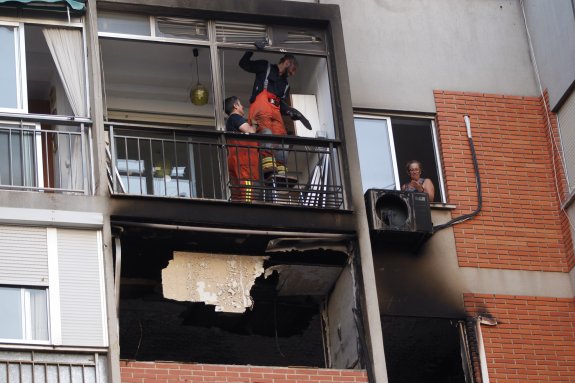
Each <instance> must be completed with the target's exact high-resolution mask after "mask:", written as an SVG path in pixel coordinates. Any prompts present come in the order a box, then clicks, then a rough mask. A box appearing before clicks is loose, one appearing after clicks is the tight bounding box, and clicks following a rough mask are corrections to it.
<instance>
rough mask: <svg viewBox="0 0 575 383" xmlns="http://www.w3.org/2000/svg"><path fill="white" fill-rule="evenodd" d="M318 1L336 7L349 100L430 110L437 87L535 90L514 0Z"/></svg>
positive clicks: (534, 92) (365, 105)
mask: <svg viewBox="0 0 575 383" xmlns="http://www.w3.org/2000/svg"><path fill="white" fill-rule="evenodd" d="M535 1H537V0H535ZM321 3H322V4H339V6H340V12H341V17H342V22H343V29H344V36H345V49H346V57H347V62H348V67H349V76H350V84H351V92H352V100H353V106H354V107H363V108H375V109H390V110H406V111H419V112H434V111H435V104H434V100H433V92H432V91H433V90H434V89H444V90H454V91H472V92H482V93H502V94H509V95H526V96H536V95H537V94H538V90H537V87H536V82H535V79H534V75H533V70H532V66H531V63H530V58H529V49H528V44H527V38H526V32H525V26H524V24H523V16H522V12H521V7H520V5H519V1H518V0H361V1H360V2H358V1H349V0H321ZM544 3H545V4H547V3H548V2H547V1H545V2H544ZM359 4H361V5H359Z"/></svg>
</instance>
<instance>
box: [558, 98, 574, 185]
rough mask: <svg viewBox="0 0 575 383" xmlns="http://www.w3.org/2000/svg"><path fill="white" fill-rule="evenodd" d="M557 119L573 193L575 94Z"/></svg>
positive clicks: (568, 178)
mask: <svg viewBox="0 0 575 383" xmlns="http://www.w3.org/2000/svg"><path fill="white" fill-rule="evenodd" d="M557 117H558V119H559V133H560V135H561V145H562V147H563V156H564V159H565V167H566V171H567V181H568V182H569V191H572V190H573V189H575V92H572V93H571V95H570V96H569V98H568V99H567V100H566V101H565V103H564V104H563V106H561V109H559V113H557Z"/></svg>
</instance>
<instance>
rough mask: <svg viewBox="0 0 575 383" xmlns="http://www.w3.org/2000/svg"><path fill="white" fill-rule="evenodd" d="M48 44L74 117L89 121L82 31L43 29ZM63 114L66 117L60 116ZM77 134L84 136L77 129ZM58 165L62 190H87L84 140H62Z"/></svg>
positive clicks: (77, 136) (64, 137)
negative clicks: (86, 118) (84, 118)
mask: <svg viewBox="0 0 575 383" xmlns="http://www.w3.org/2000/svg"><path fill="white" fill-rule="evenodd" d="M43 33H44V37H45V38H46V43H47V44H48V48H49V49H50V53H51V54H52V58H53V59H54V63H55V65H56V68H57V70H58V75H59V76H60V80H61V84H62V87H63V88H64V92H65V93H66V96H67V98H68V102H69V105H70V107H71V108H72V113H73V114H74V115H75V116H79V117H88V108H87V105H86V77H85V72H84V55H83V49H82V34H81V32H80V31H79V30H75V29H65V28H45V29H43ZM59 114H62V113H59ZM58 130H59V131H64V130H67V131H70V128H66V127H59V128H58ZM72 131H73V132H76V133H78V132H80V128H79V127H74V128H73V129H72ZM58 141H59V145H58V153H57V154H56V155H57V157H58V158H57V161H56V162H58V167H59V173H60V174H59V177H58V178H59V183H60V185H58V186H59V187H60V188H63V189H72V190H77V191H79V190H87V185H85V184H84V180H85V172H86V171H87V163H86V162H84V158H83V157H84V156H83V154H84V152H85V151H84V150H83V148H82V140H81V136H79V135H77V134H70V135H68V136H62V135H60V136H59V139H58Z"/></svg>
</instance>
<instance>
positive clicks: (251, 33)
mask: <svg viewBox="0 0 575 383" xmlns="http://www.w3.org/2000/svg"><path fill="white" fill-rule="evenodd" d="M267 37H268V31H267V27H266V26H265V25H259V24H243V23H228V22H217V23H216V40H217V41H218V42H222V43H237V44H252V43H253V42H254V41H256V40H263V39H265V38H267Z"/></svg>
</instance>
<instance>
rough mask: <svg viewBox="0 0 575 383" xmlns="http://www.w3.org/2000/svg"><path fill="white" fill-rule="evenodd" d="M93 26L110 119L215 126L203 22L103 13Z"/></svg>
mask: <svg viewBox="0 0 575 383" xmlns="http://www.w3.org/2000/svg"><path fill="white" fill-rule="evenodd" d="M98 27H99V29H100V32H99V36H100V47H101V52H102V66H103V75H104V92H105V96H106V108H107V111H106V113H107V117H108V119H109V120H116V121H119V120H120V121H139V122H146V123H148V124H154V123H157V124H164V125H168V124H170V125H174V124H178V125H186V126H191V127H194V128H200V129H202V128H211V129H215V126H216V124H215V113H214V110H215V104H214V102H215V100H214V95H213V93H214V92H213V79H212V66H211V55H210V48H209V46H207V45H206V42H205V41H204V40H205V39H207V22H206V21H202V20H193V19H179V18H169V17H152V21H150V17H149V16H143V15H130V14H115V13H106V12H103V13H101V14H99V19H98ZM200 86H201V87H203V89H205V90H206V92H205V93H204V94H205V96H206V97H205V98H204V99H201V100H197V99H194V98H193V97H192V93H193V91H194V90H195V89H197V88H198V87H200ZM219 104H220V103H219V102H218V103H217V106H218V107H219Z"/></svg>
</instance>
